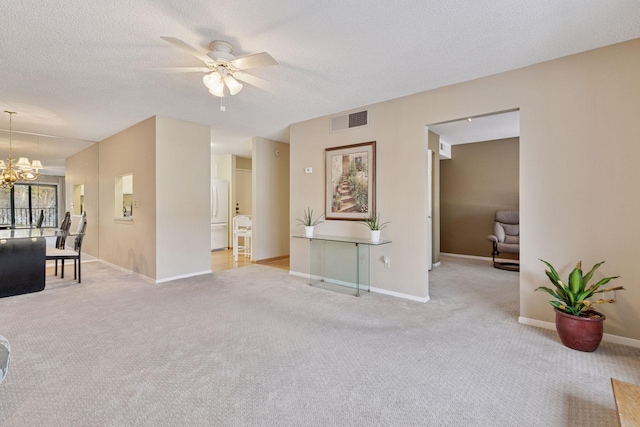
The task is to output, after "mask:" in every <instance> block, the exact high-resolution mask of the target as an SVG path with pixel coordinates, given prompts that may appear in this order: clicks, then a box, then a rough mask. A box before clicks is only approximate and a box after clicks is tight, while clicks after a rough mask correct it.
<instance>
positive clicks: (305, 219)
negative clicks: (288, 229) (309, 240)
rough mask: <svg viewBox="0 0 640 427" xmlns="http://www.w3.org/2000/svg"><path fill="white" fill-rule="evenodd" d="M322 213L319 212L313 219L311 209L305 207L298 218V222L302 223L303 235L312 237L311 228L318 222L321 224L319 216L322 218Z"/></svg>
mask: <svg viewBox="0 0 640 427" xmlns="http://www.w3.org/2000/svg"><path fill="white" fill-rule="evenodd" d="M322 215H324V214H320V216H318V218H316V219H315V220H314V219H313V209H311V208H309V207H307V209H306V210H305V211H304V214H303V216H302V219H300V218H298V220H297V221H298V222H299V223H300V224H302V225H304V235H305V237H313V229H314V227H315V226H316V225H318V224H322V223H323V222H324V221H320V218H322Z"/></svg>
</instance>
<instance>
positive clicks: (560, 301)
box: [535, 259, 624, 317]
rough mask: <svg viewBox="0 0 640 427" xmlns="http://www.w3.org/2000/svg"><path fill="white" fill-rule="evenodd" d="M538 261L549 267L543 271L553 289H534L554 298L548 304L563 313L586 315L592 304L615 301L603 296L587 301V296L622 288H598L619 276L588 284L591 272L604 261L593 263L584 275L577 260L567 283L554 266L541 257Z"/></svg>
mask: <svg viewBox="0 0 640 427" xmlns="http://www.w3.org/2000/svg"><path fill="white" fill-rule="evenodd" d="M540 261H542V262H544V263H545V264H546V265H547V267H549V269H548V270H545V273H546V274H547V277H549V280H551V283H553V286H554V287H555V289H550V288H547V287H545V286H540V287H539V288H536V289H535V290H536V291H538V290H540V291H544V292H546V293H548V294H549V295H551V296H552V297H553V298H555V299H556V300H555V301H549V304H551V305H552V306H553V307H554V308H557V309H558V310H560V311H563V312H565V313H568V314H572V315H574V316H581V317H587V316H588V314H587V312H588V311H589V310H592V306H593V305H596V304H605V303H614V302H616V301H615V300H613V299H604V298H601V299H599V300H597V301H594V302H591V301H588V300H587V298H590V297H592V296H593V295H594V294H596V293H604V292H611V291H622V290H624V288H623V287H622V286H617V287H615V288H607V289H601V288H600V287H601V286H602V285H605V284H607V283H609V282H610V281H611V280H613V279H617V278H618V277H620V276H612V277H605V278H604V279H602V280H600V281H599V282H597V283H595V284H593V285H589V281H590V280H591V278H592V277H593V273H595V271H596V270H597V269H598V267H600V266H601V265H602V264H604V261H602V262H599V263H597V264H596V265H594V266H593V267H592V268H591V270H590V271H589V272H588V273H587V274H586V275H584V276H583V275H582V261H580V262H578V264H576V267H575V268H574V269H573V271H572V272H571V273H570V274H569V280H568V281H567V283H564V282H563V281H562V280H560V276H559V275H558V272H557V271H556V270H555V268H553V266H552V265H551V264H549V263H548V262H547V261H545V260H542V259H541V260H540Z"/></svg>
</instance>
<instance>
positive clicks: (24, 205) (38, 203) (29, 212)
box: [0, 184, 58, 227]
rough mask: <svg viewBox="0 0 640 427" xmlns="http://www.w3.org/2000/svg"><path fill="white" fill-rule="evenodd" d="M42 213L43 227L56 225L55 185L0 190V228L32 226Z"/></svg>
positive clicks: (17, 186)
mask: <svg viewBox="0 0 640 427" xmlns="http://www.w3.org/2000/svg"><path fill="white" fill-rule="evenodd" d="M41 210H42V211H43V212H44V222H43V223H42V226H43V227H57V225H58V188H57V187H56V186H55V185H43V184H15V185H14V186H13V188H12V189H10V190H0V226H5V227H7V226H16V227H20V226H26V225H34V224H35V223H36V222H37V221H38V215H40V211H41Z"/></svg>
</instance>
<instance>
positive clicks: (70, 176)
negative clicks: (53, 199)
mask: <svg viewBox="0 0 640 427" xmlns="http://www.w3.org/2000/svg"><path fill="white" fill-rule="evenodd" d="M98 168H99V148H98V144H94V145H92V146H91V147H89V148H87V149H85V150H82V151H80V152H79V153H76V154H74V155H73V156H71V157H69V158H68V159H67V160H66V163H65V169H66V174H65V187H66V188H68V189H69V191H67V192H66V198H65V199H66V200H65V206H66V209H65V211H69V212H71V213H72V214H73V207H72V206H71V205H72V203H73V188H74V187H75V186H76V185H82V184H84V209H85V212H86V214H87V232H86V234H85V237H84V239H83V241H82V252H83V253H87V254H89V255H92V256H94V257H99V256H100V251H99V243H100V242H99V235H100V233H99V224H100V209H99V206H100V190H99V174H98ZM60 218H63V217H60Z"/></svg>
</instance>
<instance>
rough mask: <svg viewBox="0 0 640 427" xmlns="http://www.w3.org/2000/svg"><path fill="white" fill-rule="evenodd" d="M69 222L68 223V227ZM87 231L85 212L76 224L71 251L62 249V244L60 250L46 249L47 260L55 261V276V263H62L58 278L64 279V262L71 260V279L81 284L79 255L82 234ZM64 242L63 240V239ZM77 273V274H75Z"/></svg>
mask: <svg viewBox="0 0 640 427" xmlns="http://www.w3.org/2000/svg"><path fill="white" fill-rule="evenodd" d="M70 225H71V222H70V221H69V226H70ZM86 230H87V216H86V212H83V213H82V217H81V218H80V222H79V223H78V231H77V233H76V236H75V240H74V243H73V249H64V243H62V245H63V247H62V249H60V248H47V257H46V258H47V260H51V259H53V260H56V274H57V268H58V265H57V262H58V260H60V261H61V262H62V267H61V273H60V278H64V260H66V259H72V260H73V278H74V279H76V278H77V279H78V283H81V282H82V276H81V274H82V270H81V269H82V265H81V263H80V254H81V252H82V240H83V239H84V234H85V232H86ZM63 241H64V239H63ZM76 273H77V274H76Z"/></svg>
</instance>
